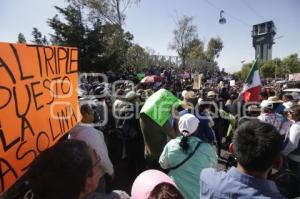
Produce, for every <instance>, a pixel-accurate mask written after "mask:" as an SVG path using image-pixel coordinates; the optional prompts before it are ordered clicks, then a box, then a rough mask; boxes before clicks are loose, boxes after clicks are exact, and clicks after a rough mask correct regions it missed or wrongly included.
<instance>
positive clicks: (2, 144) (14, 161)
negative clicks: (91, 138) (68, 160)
mask: <svg viewBox="0 0 300 199" xmlns="http://www.w3.org/2000/svg"><path fill="white" fill-rule="evenodd" d="M77 59H78V51H77V49H76V48H66V47H59V46H39V45H26V44H10V43H1V42H0V195H1V193H4V192H5V191H6V190H7V189H8V188H9V187H11V186H12V185H13V184H14V183H15V181H16V180H17V179H18V178H19V177H20V176H22V175H23V174H24V172H25V171H26V170H27V169H28V167H29V165H30V163H31V162H32V161H33V160H34V159H35V157H37V155H38V154H39V153H40V152H42V151H43V150H45V149H47V148H49V147H50V146H52V145H53V144H55V143H56V142H57V141H58V140H59V139H60V138H61V137H62V136H63V135H64V134H65V132H67V131H68V130H69V129H70V128H72V127H73V126H74V125H76V124H77V122H78V121H79V120H80V118H79V117H80V115H78V114H79V111H78V100H77V68H78V63H77V61H78V60H77ZM53 161H55V160H53Z"/></svg>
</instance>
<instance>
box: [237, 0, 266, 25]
mask: <svg viewBox="0 0 300 199" xmlns="http://www.w3.org/2000/svg"><path fill="white" fill-rule="evenodd" d="M241 2H243V3H244V5H245V6H246V7H247V8H249V9H250V10H251V11H252V12H253V13H254V14H255V15H256V16H257V17H258V18H260V19H261V20H264V21H265V20H266V19H265V18H264V17H263V16H262V15H261V14H259V13H258V12H257V10H255V9H254V8H253V7H252V6H251V5H250V4H249V3H248V2H247V0H241Z"/></svg>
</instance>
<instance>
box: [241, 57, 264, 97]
mask: <svg viewBox="0 0 300 199" xmlns="http://www.w3.org/2000/svg"><path fill="white" fill-rule="evenodd" d="M260 91H261V81H260V77H259V70H258V65H257V60H255V62H254V63H253V65H252V67H251V70H250V72H249V74H248V75H247V78H246V80H245V82H244V88H243V91H242V95H243V99H244V101H245V102H251V101H259V94H260Z"/></svg>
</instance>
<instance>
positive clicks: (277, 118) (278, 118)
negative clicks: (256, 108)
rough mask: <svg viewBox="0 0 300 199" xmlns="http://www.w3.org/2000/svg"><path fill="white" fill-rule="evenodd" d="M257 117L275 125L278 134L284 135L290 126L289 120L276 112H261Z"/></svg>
mask: <svg viewBox="0 0 300 199" xmlns="http://www.w3.org/2000/svg"><path fill="white" fill-rule="evenodd" d="M257 119H259V120H260V121H261V122H264V123H268V124H271V125H273V126H274V127H276V129H277V130H278V131H279V133H280V135H286V134H287V132H288V130H289V128H290V126H291V122H289V121H285V118H284V117H283V116H282V115H280V114H278V113H261V115H260V116H258V117H257Z"/></svg>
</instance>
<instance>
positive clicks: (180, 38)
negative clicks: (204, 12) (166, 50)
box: [170, 16, 198, 67]
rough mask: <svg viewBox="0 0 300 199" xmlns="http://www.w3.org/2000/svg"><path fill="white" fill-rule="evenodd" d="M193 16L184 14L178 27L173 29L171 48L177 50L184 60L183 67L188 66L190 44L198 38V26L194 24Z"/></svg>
mask: <svg viewBox="0 0 300 199" xmlns="http://www.w3.org/2000/svg"><path fill="white" fill-rule="evenodd" d="M192 22H193V17H188V16H183V17H182V18H181V19H180V20H179V21H178V22H177V24H176V25H177V28H176V29H175V30H174V31H173V33H174V38H173V41H172V42H171V43H170V48H171V49H173V50H176V51H177V53H178V55H179V57H180V58H181V60H182V65H183V67H185V66H186V59H187V56H188V53H189V48H188V46H189V45H190V43H191V42H192V41H193V40H194V39H197V37H198V34H197V26H195V25H193V24H192Z"/></svg>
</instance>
